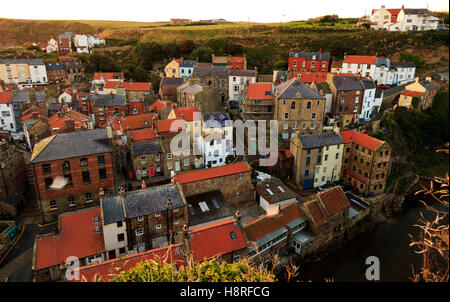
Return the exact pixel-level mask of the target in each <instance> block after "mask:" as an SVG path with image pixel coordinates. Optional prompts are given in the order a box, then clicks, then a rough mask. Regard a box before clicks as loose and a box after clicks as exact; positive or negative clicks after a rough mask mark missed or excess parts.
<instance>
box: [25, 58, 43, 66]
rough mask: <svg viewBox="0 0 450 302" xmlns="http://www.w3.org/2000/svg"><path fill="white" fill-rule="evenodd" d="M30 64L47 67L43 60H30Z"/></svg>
mask: <svg viewBox="0 0 450 302" xmlns="http://www.w3.org/2000/svg"><path fill="white" fill-rule="evenodd" d="M28 64H30V65H45V64H44V60H43V59H41V58H36V59H29V60H28Z"/></svg>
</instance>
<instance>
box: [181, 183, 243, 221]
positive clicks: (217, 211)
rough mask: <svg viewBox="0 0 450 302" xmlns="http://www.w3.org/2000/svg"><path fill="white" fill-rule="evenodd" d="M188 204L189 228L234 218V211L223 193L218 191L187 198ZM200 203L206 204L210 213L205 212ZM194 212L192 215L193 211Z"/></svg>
mask: <svg viewBox="0 0 450 302" xmlns="http://www.w3.org/2000/svg"><path fill="white" fill-rule="evenodd" d="M213 200H215V202H216V204H217V206H218V207H219V208H216V206H215V204H214V202H213ZM186 202H187V203H188V204H189V205H190V206H189V226H195V225H199V224H203V223H207V222H211V221H214V220H217V219H223V218H226V217H230V216H233V214H234V212H233V210H232V209H231V208H230V207H229V206H228V204H227V202H226V201H225V198H224V197H223V195H222V193H221V192H220V191H219V190H217V191H212V192H207V193H202V194H197V195H194V196H190V197H188V198H186ZM199 202H205V203H206V206H207V207H208V209H209V211H206V212H203V211H202V210H201V208H200V205H199ZM192 210H193V211H194V214H192V212H191V211H192Z"/></svg>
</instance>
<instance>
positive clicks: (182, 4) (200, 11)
mask: <svg viewBox="0 0 450 302" xmlns="http://www.w3.org/2000/svg"><path fill="white" fill-rule="evenodd" d="M1 2H2V3H1V6H0V18H12V19H46V20H118V21H145V22H154V21H168V20H170V19H171V18H186V19H192V20H193V21H197V20H201V19H203V20H205V19H219V18H223V19H226V20H228V21H248V20H249V18H250V22H287V21H294V20H306V19H309V18H314V17H318V16H323V15H329V14H337V15H339V17H341V18H351V17H353V18H356V17H361V16H363V15H364V14H365V13H367V14H370V11H371V10H372V9H373V8H379V7H380V6H381V5H385V6H386V8H400V7H401V6H402V4H404V5H405V8H427V5H428V8H429V9H430V10H433V11H448V10H449V3H448V0H407V1H406V0H390V1H387V0H370V1H361V0H360V1H355V0H321V1H318V2H315V1H305V0H285V1H276V0H221V1H219V0H209V1H208V0H156V1H155V0H125V1H124V0H76V1H68V2H64V1H63V2H61V1H55V0H39V1H36V0H20V1H3V0H2V1H1ZM316 3H317V5H316Z"/></svg>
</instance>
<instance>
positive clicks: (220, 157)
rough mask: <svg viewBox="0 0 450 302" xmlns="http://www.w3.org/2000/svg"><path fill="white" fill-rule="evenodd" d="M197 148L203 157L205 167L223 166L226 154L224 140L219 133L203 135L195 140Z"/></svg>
mask: <svg viewBox="0 0 450 302" xmlns="http://www.w3.org/2000/svg"><path fill="white" fill-rule="evenodd" d="M196 146H197V148H199V151H200V152H201V154H202V156H203V164H204V165H205V167H208V168H212V167H217V166H222V165H225V163H226V158H227V156H228V153H227V144H226V139H225V137H224V136H223V135H222V133H220V132H213V133H210V134H204V135H201V136H199V137H198V138H197V144H196Z"/></svg>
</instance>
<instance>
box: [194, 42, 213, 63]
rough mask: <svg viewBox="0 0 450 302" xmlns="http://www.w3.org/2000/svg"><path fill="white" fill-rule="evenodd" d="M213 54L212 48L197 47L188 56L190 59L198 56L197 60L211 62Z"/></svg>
mask: <svg viewBox="0 0 450 302" xmlns="http://www.w3.org/2000/svg"><path fill="white" fill-rule="evenodd" d="M212 54H213V50H212V49H211V48H209V47H203V46H202V47H199V48H196V49H195V50H194V51H193V52H192V53H191V55H190V56H189V58H190V59H191V60H196V59H197V58H198V60H199V62H211V56H212Z"/></svg>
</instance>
